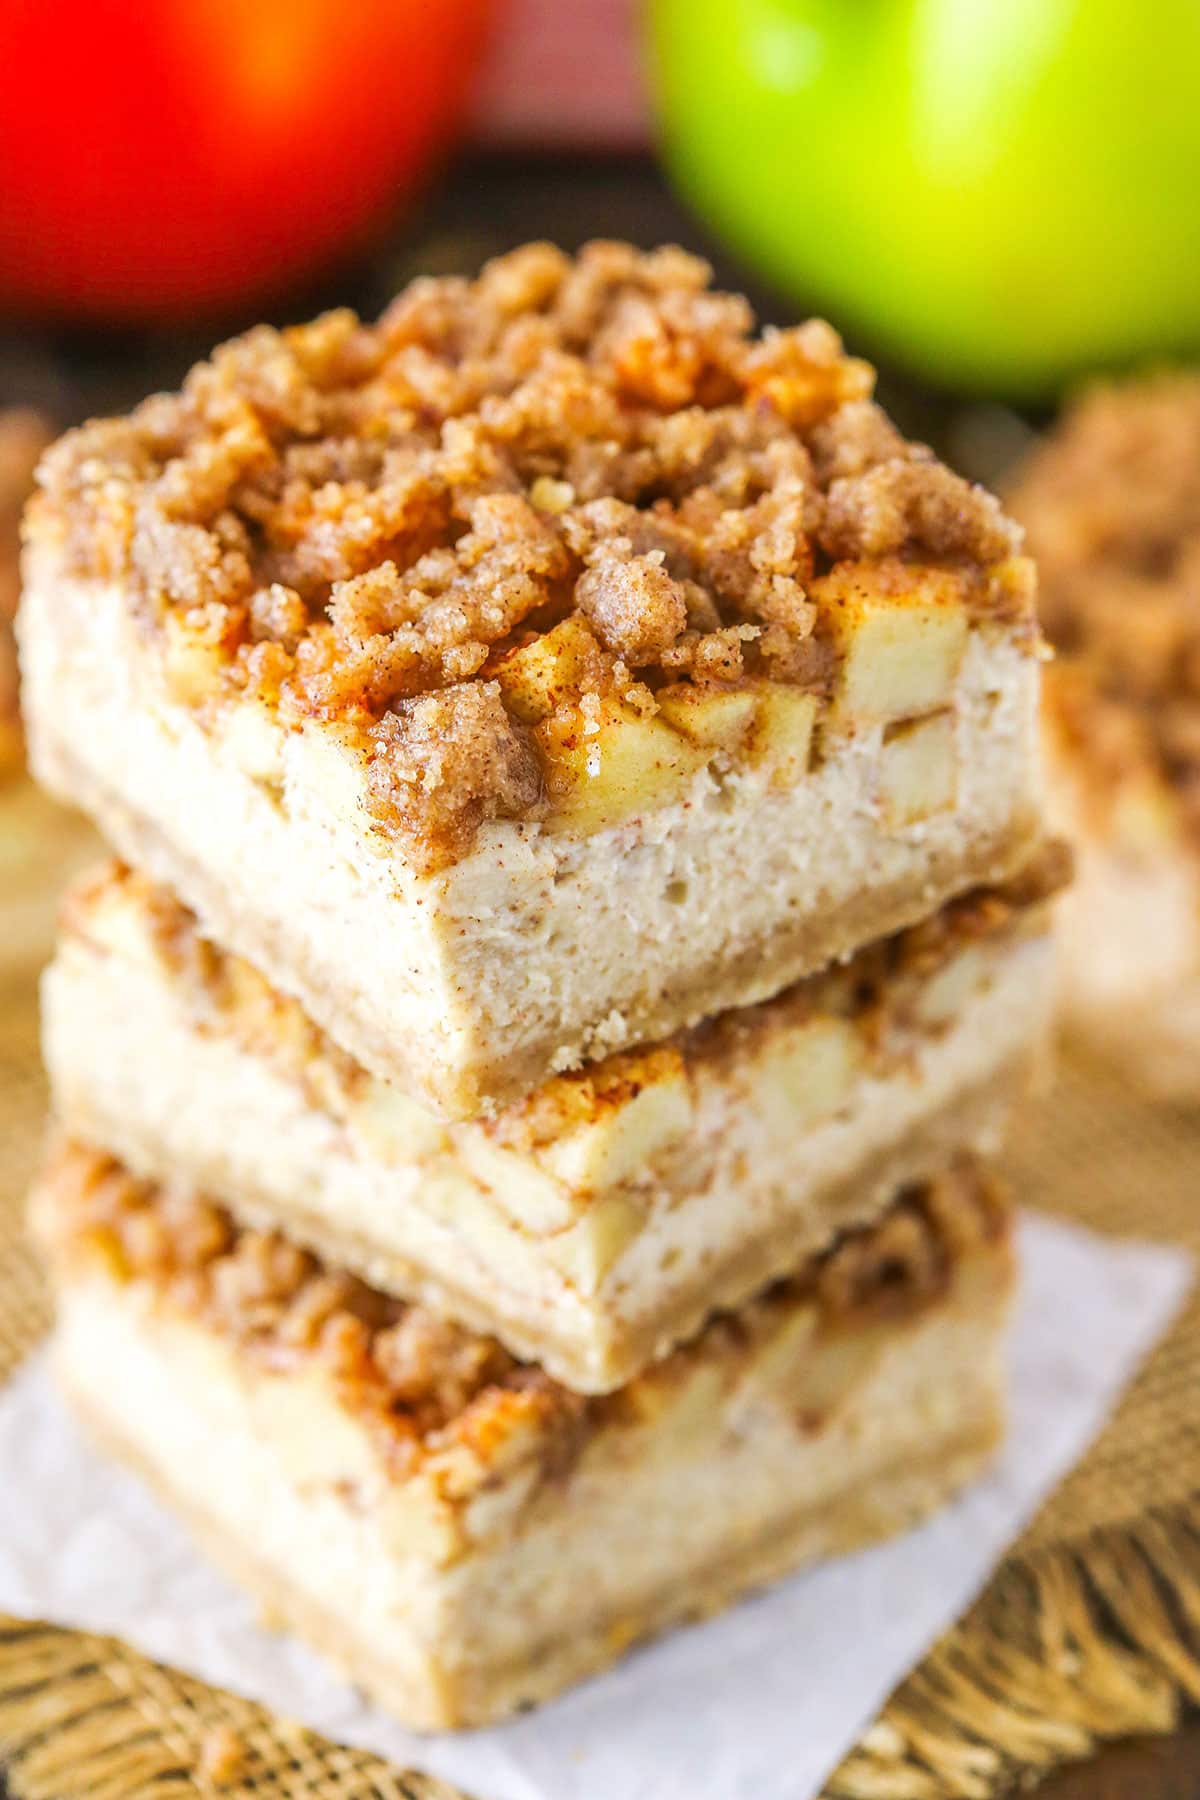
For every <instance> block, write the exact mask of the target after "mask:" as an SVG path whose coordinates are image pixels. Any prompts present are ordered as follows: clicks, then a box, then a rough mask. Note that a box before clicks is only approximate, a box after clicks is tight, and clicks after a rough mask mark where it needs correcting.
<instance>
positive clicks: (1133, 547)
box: [1013, 373, 1200, 839]
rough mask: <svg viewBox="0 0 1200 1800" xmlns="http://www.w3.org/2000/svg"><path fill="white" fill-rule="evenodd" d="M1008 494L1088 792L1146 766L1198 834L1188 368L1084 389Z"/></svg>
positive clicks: (1059, 705)
mask: <svg viewBox="0 0 1200 1800" xmlns="http://www.w3.org/2000/svg"><path fill="white" fill-rule="evenodd" d="M1013 506H1014V509H1015V510H1016V511H1017V512H1018V514H1019V516H1020V517H1021V519H1022V521H1023V523H1024V524H1025V526H1026V527H1027V529H1028V532H1029V540H1030V548H1031V550H1032V551H1033V552H1034V554H1035V555H1036V556H1037V559H1038V563H1039V568H1040V576H1041V582H1040V587H1041V599H1042V614H1043V622H1044V624H1045V627H1046V631H1047V635H1048V637H1049V639H1050V641H1051V643H1052V644H1053V646H1054V648H1055V653H1056V660H1055V662H1054V664H1053V665H1052V666H1051V668H1050V670H1049V672H1048V674H1049V679H1048V682H1047V701H1048V705H1049V708H1050V713H1051V717H1052V719H1053V720H1054V723H1055V725H1056V726H1057V727H1058V729H1059V730H1060V731H1061V732H1062V734H1063V735H1064V737H1065V739H1066V741H1067V742H1068V743H1069V744H1071V745H1072V746H1073V747H1074V748H1075V749H1076V751H1077V752H1078V755H1077V758H1076V768H1077V770H1078V773H1079V775H1080V777H1081V779H1082V782H1083V784H1084V786H1085V788H1086V789H1087V791H1088V792H1089V794H1090V796H1091V799H1092V801H1093V803H1094V804H1095V806H1096V807H1097V808H1098V809H1099V810H1100V812H1101V813H1103V811H1104V810H1105V809H1106V807H1107V806H1108V805H1109V804H1111V803H1112V801H1113V800H1115V799H1116V797H1117V796H1118V795H1119V794H1121V792H1122V791H1123V788H1124V785H1125V783H1126V782H1127V780H1128V778H1129V777H1130V776H1141V775H1149V776H1150V777H1151V779H1152V780H1153V781H1154V782H1156V783H1158V784H1159V785H1160V786H1161V787H1163V789H1164V791H1165V792H1167V793H1169V796H1170V800H1171V803H1172V806H1173V807H1174V808H1175V809H1176V810H1177V812H1178V815H1179V816H1180V817H1181V819H1182V820H1183V821H1184V823H1185V824H1186V825H1187V827H1188V828H1189V830H1190V832H1191V833H1192V834H1194V836H1195V837H1196V838H1197V839H1200V375H1194V374H1182V373H1181V374H1163V375H1160V376H1157V377H1155V378H1152V379H1149V380H1143V381H1135V382H1128V383H1125V384H1121V385H1106V386H1102V387H1098V388H1096V389H1094V390H1093V391H1092V392H1091V393H1089V394H1087V395H1085V396H1084V397H1083V399H1082V400H1080V401H1079V402H1078V403H1077V404H1076V405H1075V406H1074V407H1073V408H1072V409H1071V410H1070V411H1069V412H1068V414H1067V415H1066V417H1065V419H1064V421H1063V423H1062V424H1061V425H1060V426H1059V428H1058V430H1057V431H1056V432H1055V433H1054V434H1053V435H1052V436H1051V438H1050V439H1049V440H1048V441H1047V442H1046V444H1045V445H1044V446H1043V447H1042V448H1041V449H1040V450H1038V451H1037V452H1036V453H1035V454H1034V456H1033V457H1032V459H1031V460H1030V462H1029V464H1028V466H1027V467H1026V469H1025V470H1024V471H1023V474H1022V478H1021V481H1020V484H1019V486H1018V487H1017V488H1016V489H1015V491H1014V494H1013Z"/></svg>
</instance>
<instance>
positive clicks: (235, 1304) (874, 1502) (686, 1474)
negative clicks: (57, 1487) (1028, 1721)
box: [33, 1145, 1012, 1728]
mask: <svg viewBox="0 0 1200 1800" xmlns="http://www.w3.org/2000/svg"><path fill="white" fill-rule="evenodd" d="M33 1220H34V1225H35V1230H36V1231H37V1234H38V1236H39V1238H40V1240H41V1242H42V1244H43V1246H44V1248H45V1250H46V1252H47V1255H48V1258H49V1261H50V1264H51V1268H52V1271H53V1275H54V1280H55V1285H56V1289H57V1296H58V1307H59V1326H58V1333H57V1361H58V1367H59V1370H60V1374H61V1378H62V1380H63V1382H64V1384H65V1386H66V1388H67V1390H68V1391H69V1393H70V1395H71V1396H72V1398H73V1400H74V1401H75V1403H76V1404H77V1405H78V1407H79V1409H80V1411H81V1412H82V1413H83V1414H84V1416H85V1417H86V1418H87V1420H88V1421H89V1423H90V1424H91V1426H92V1427H93V1428H94V1429H95V1430H96V1432H97V1433H98V1434H99V1436H100V1437H101V1438H102V1439H103V1440H105V1441H106V1442H108V1443H109V1444H111V1446H112V1448H113V1449H114V1450H115V1452H116V1453H117V1454H118V1455H119V1456H121V1457H123V1458H124V1459H126V1460H127V1461H128V1462H130V1463H131V1464H132V1465H134V1466H135V1467H136V1468H137V1469H139V1470H140V1471H141V1473H142V1474H143V1475H144V1476H145V1477H146V1478H147V1479H148V1480H149V1481H150V1482H151V1483H152V1484H153V1485H154V1486H155V1487H156V1488H157V1489H158V1490H159V1491H160V1492H161V1493H162V1494H163V1495H164V1496H165V1497H166V1498H167V1499H168V1500H169V1501H170V1503H171V1504H172V1505H173V1506H175V1507H176V1508H178V1510H179V1511H180V1512H181V1513H182V1514H183V1515H184V1516H185V1517H186V1518H187V1519H188V1520H189V1522H190V1523H191V1525H192V1526H193V1528H194V1530H195V1532H196V1534H197V1536H198V1537H199V1538H200V1539H201V1540H202V1541H203V1542H204V1543H205V1544H206V1545H207V1546H208V1548H209V1549H210V1550H211V1552H212V1554H213V1555H214V1557H215V1558H216V1559H217V1560H218V1561H219V1562H221V1563H222V1564H223V1565H224V1566H225V1567H226V1568H227V1569H229V1571H230V1572H231V1573H232V1574H233V1575H234V1576H235V1577H237V1578H238V1579H239V1580H241V1581H242V1582H244V1583H245V1585H246V1586H247V1587H249V1588H250V1589H251V1590H252V1591H253V1592H254V1593H255V1594H256V1595H257V1596H258V1598H259V1599H260V1601H261V1602H263V1603H264V1606H265V1608H266V1610H267V1613H268V1615H269V1619H270V1622H271V1623H272V1624H277V1625H282V1626H286V1627H289V1628H292V1629H294V1630H295V1631H297V1632H298V1633H299V1634H300V1635H301V1636H303V1637H305V1638H307V1639H308V1640H309V1641H310V1642H311V1643H313V1644H314V1645H315V1646H316V1647H317V1648H318V1649H319V1650H321V1651H323V1652H324V1653H325V1654H326V1655H327V1656H328V1657H330V1658H331V1659H332V1660H333V1661H334V1662H335V1663H336V1664H337V1665H339V1666H340V1667H341V1668H342V1670H343V1671H344V1672H345V1673H346V1674H347V1675H349V1676H350V1677H352V1678H353V1679H354V1680H355V1681H356V1682H357V1683H359V1684H360V1685H361V1686H362V1688H363V1689H365V1690H366V1692H367V1693H368V1694H370V1695H371V1696H372V1697H373V1698H374V1699H375V1700H376V1701H378V1702H379V1703H380V1704H382V1705H383V1706H385V1707H386V1708H388V1709H389V1710H390V1711H392V1712H393V1713H394V1714H396V1715H397V1716H398V1717H399V1718H401V1719H403V1720H404V1721H406V1722H407V1723H409V1724H411V1725H414V1726H417V1727H421V1728H433V1727H446V1726H456V1725H476V1724H482V1723H485V1722H487V1721H489V1720H493V1719H496V1718H499V1717H501V1716H503V1715H504V1714H506V1713H509V1712H512V1711H513V1710H515V1709H517V1708H519V1707H521V1706H525V1705H529V1704H531V1703H534V1702H536V1701H540V1700H544V1699H546V1698H547V1697H548V1696H550V1695H551V1694H553V1693H555V1692H557V1691H558V1690H559V1689H561V1688H563V1687H564V1686H566V1685H567V1684H568V1683H570V1682H572V1681H575V1680H578V1679H579V1678H581V1677H582V1676H585V1675H587V1674H590V1673H592V1672H594V1671H596V1670H598V1669H600V1668H602V1667H603V1666H604V1665H606V1664H608V1663H610V1662H612V1661H613V1660H614V1659H615V1658H616V1657H617V1656H618V1655H620V1654H621V1652H622V1651H624V1650H625V1649H626V1648H627V1647H628V1646H629V1645H631V1644H632V1643H634V1642H635V1641H637V1640H639V1639H641V1638H644V1637H647V1636H649V1635H651V1634H653V1633H655V1632H658V1631H661V1630H662V1629H664V1628H665V1627H667V1626H669V1625H672V1624H676V1623H678V1622H681V1621H682V1620H685V1619H688V1618H692V1617H696V1616H698V1615H702V1614H705V1613H708V1612H711V1611H713V1610H715V1609H716V1608H718V1607H720V1606H724V1605H726V1604H727V1603H729V1602H730V1601H732V1600H733V1599H735V1598H736V1597H737V1596H738V1595H739V1594H740V1593H742V1592H744V1591H745V1590H746V1589H747V1588H750V1587H752V1586H755V1585H757V1584H760V1583H762V1582H764V1581H768V1580H771V1579H773V1578H775V1577H777V1576H780V1575H782V1574H783V1573H785V1572H786V1571H788V1570H790V1569H793V1568H796V1567H798V1566H800V1565H801V1564H804V1563H808V1562H811V1561H813V1560H814V1559H816V1558H819V1557H823V1556H828V1555H830V1554H833V1553H836V1552H840V1551H845V1550H849V1549H852V1548H854V1547H856V1546H860V1545H863V1544H867V1543H871V1542H873V1541H875V1540H878V1539H881V1538H884V1537H887V1536H889V1535H891V1534H892V1533H894V1532H897V1531H900V1530H903V1529H904V1528H906V1527H907V1526H910V1525H911V1524H913V1523H914V1522H915V1521H916V1520H918V1519H920V1518H922V1517H923V1516H925V1515H926V1514H928V1513H929V1512H930V1511H932V1510H933V1509H934V1508H935V1507H937V1506H939V1505H940V1504H942V1503H943V1502H944V1501H945V1500H947V1499H948V1498H949V1496H950V1495H951V1494H953V1493H954V1492H955V1491H956V1490H957V1489H958V1488H960V1487H961V1486H962V1485H963V1484H964V1483H965V1482H966V1481H968V1480H969V1479H970V1478H971V1477H972V1476H974V1475H975V1474H976V1473H977V1472H978V1471H979V1470H980V1469H981V1468H982V1467H983V1466H984V1464H985V1463H986V1461H987V1459H988V1457H989V1455H990V1454H991V1452H992V1451H993V1449H994V1448H995V1446H996V1444H997V1441H998V1439H999V1436H1000V1432H1001V1427H1002V1417H1003V1388H1004V1384H1003V1374H1002V1357H1001V1340H1002V1329H1003V1325H1004V1320H1005V1316H1006V1313H1007V1308H1008V1301H1009V1296H1010V1290H1011V1285H1012V1260H1011V1251H1010V1241H1009V1236H1010V1234H1009V1211H1008V1207H1007V1204H1006V1202H1005V1200H1004V1198H1003V1196H1002V1195H1001V1194H1000V1193H999V1191H998V1190H997V1188H996V1186H995V1185H994V1184H993V1182H992V1180H991V1178H990V1177H989V1176H988V1175H987V1174H986V1173H984V1172H983V1171H982V1170H981V1169H980V1168H979V1167H978V1166H977V1165H976V1164H974V1163H973V1162H971V1161H967V1160H964V1161H963V1162H961V1163H960V1164H959V1165H957V1166H956V1167H955V1168H954V1169H953V1170H952V1171H951V1172H949V1173H947V1174H946V1175H944V1176H942V1177H940V1178H938V1179H937V1180H935V1181H931V1182H929V1183H926V1184H923V1185H921V1186H917V1187H912V1188H909V1189H906V1190H903V1191H902V1192H901V1193H899V1194H898V1195H897V1196H896V1198H895V1200H894V1202H893V1204H892V1206H891V1207H890V1208H889V1210H888V1211H887V1213H886V1214H885V1215H884V1217H883V1218H882V1219H881V1220H879V1221H878V1222H877V1223H875V1224H874V1225H873V1226H871V1227H869V1228H867V1229H864V1230H862V1231H858V1232H853V1233H849V1234H847V1235H845V1236H844V1237H843V1238H842V1239H840V1240H839V1241H838V1242H837V1243H836V1244H835V1245H834V1246H833V1247H832V1249H830V1250H829V1251H828V1252H827V1253H826V1254H824V1255H823V1256H820V1257H815V1258H813V1259H811V1260H810V1261H809V1262H808V1263H807V1264H806V1265H805V1266H804V1268H803V1269H802V1270H801V1271H800V1272H799V1273H798V1274H797V1275H795V1276H794V1277H792V1278H790V1279H788V1280H786V1281H782V1282H778V1283H776V1284H774V1285H773V1286H772V1287H770V1288H768V1289H767V1290H765V1292H763V1293H762V1294H761V1295H760V1296H759V1297H758V1298H757V1299H755V1300H754V1301H752V1302H751V1303H750V1304H749V1305H748V1306H746V1307H744V1308H743V1309H742V1310H741V1311H740V1312H737V1313H731V1314H719V1315H717V1316H716V1317H715V1318H714V1319H712V1320H711V1321H710V1323H709V1324H708V1326H707V1327H706V1328H705V1330H704V1331H703V1332H702V1334H701V1335H700V1336H699V1337H698V1338H697V1339H695V1340H694V1341H693V1342H692V1343H690V1344H689V1345H687V1346H686V1347H685V1348H683V1349H681V1350H677V1351H676V1352H675V1353H674V1354H673V1355H672V1356H670V1357H669V1358H668V1359H666V1360H665V1361H663V1362H661V1363H659V1364H657V1365H656V1366H655V1367H653V1368H652V1369H651V1370H649V1371H648V1372H647V1373H645V1374H643V1375H641V1376H639V1377H637V1378H636V1379H635V1380H633V1381H631V1382H629V1383H628V1384H627V1385H626V1386H625V1387H623V1388H621V1389H619V1390H618V1391H617V1392H615V1393H613V1394H609V1395H606V1396H603V1397H593V1398H585V1397H582V1396H579V1395H576V1394H574V1393H572V1392H570V1391H569V1390H568V1389H566V1388H563V1387H561V1386H560V1385H558V1384H557V1383H556V1382H554V1381H553V1380H552V1379H551V1378H550V1377H548V1376H547V1375H546V1374H545V1373H544V1372H543V1371H542V1370H540V1369H538V1368H536V1367H532V1366H530V1365H528V1364H522V1363H519V1362H517V1361H515V1360H514V1359H513V1357H511V1356H510V1355H509V1354H508V1353H507V1352H506V1351H504V1350H503V1349H502V1348H501V1347H500V1345H499V1344H497V1343H496V1342H495V1341H494V1340H492V1339H489V1338H483V1337H479V1336H476V1335H473V1334H471V1333H469V1332H466V1331H464V1330H462V1329H460V1328H458V1327H455V1326H453V1325H451V1324H450V1323H449V1322H447V1321H445V1320H443V1319H442V1318H441V1317H439V1316H438V1315H437V1314H434V1313H431V1312H429V1311H427V1310H426V1309H424V1308H422V1307H420V1306H406V1305H404V1304H403V1303H402V1302H399V1301H396V1300H393V1299H389V1298H387V1297H385V1296H384V1295H382V1294H380V1293H378V1292H376V1291H375V1290H373V1289H370V1288H368V1287H366V1286H365V1285H364V1284H362V1283H361V1282H359V1281H358V1280H356V1279H355V1278H354V1277H352V1276H349V1275H346V1274H344V1273H341V1272H338V1271H334V1270H331V1269H329V1268H327V1267H325V1266H323V1265H322V1264H321V1263H320V1262H318V1260H317V1259H316V1258H315V1257H313V1256H312V1255H310V1254H307V1253H305V1252H303V1251H301V1250H299V1249H298V1248H296V1247H295V1246H294V1245H292V1244H290V1243H289V1242H288V1241H287V1240H286V1239H284V1238H282V1237H280V1236H278V1235H274V1234H262V1233H255V1232H250V1231H245V1230H240V1229H239V1228H238V1227H237V1226H236V1225H235V1224H234V1222H233V1220H232V1218H231V1217H230V1215H229V1214H228V1213H226V1212H224V1211H223V1210H222V1209H221V1208H219V1207H217V1206H215V1205H213V1204H211V1203H209V1202H206V1201H203V1200H198V1199H196V1198H195V1197H193V1196H191V1195H189V1194H186V1193H184V1192H182V1191H172V1190H169V1189H164V1188H161V1187H155V1186H153V1185H150V1184H146V1183H141V1182H138V1181H136V1180H135V1179H134V1178H133V1177H132V1176H131V1175H130V1174H129V1173H128V1172H127V1171H126V1170H125V1169H124V1168H123V1167H122V1165H120V1164H119V1163H117V1162H115V1161H113V1160H112V1159H111V1158H109V1157H107V1156H104V1155H101V1154H98V1153H96V1152H93V1151H91V1150H88V1149H86V1148H82V1147H80V1146H78V1145H68V1146H66V1147H64V1148H62V1149H59V1150H58V1151H56V1152H55V1154H54V1156H53V1158H52V1160H51V1162H50V1164H49V1166H48V1168H47V1169H46V1171H45V1173H44V1175H43V1177H42V1179H41V1181H40V1183H39V1185H38V1187H37V1189H36V1191H35V1194H34V1199H33Z"/></svg>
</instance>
